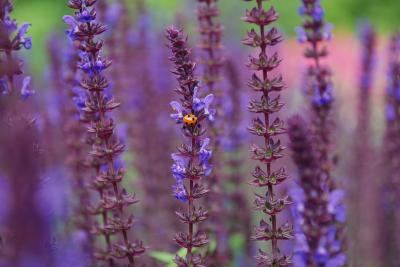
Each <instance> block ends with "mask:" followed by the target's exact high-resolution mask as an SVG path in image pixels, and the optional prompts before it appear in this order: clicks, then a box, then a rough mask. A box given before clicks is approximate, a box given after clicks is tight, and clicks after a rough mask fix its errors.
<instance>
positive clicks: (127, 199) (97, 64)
mask: <svg viewBox="0 0 400 267" xmlns="http://www.w3.org/2000/svg"><path fill="white" fill-rule="evenodd" d="M95 4H96V0H84V1H82V0H71V1H69V3H68V6H69V7H70V8H72V9H74V10H75V16H64V21H65V22H66V23H67V24H69V25H70V26H71V28H70V29H68V30H67V34H68V36H69V37H70V39H71V40H73V41H79V42H80V46H79V49H80V51H79V55H80V62H79V63H78V65H77V66H78V68H79V69H80V70H81V71H82V73H83V78H82V80H81V82H80V86H81V87H82V88H83V89H84V90H85V91H86V99H85V106H84V108H83V109H82V111H83V112H84V113H85V114H86V115H87V118H88V119H89V121H90V123H89V126H88V133H89V134H90V135H91V136H92V138H93V143H92V150H91V151H90V152H89V155H90V156H91V157H92V158H93V160H94V161H95V162H96V164H95V171H96V173H97V176H96V178H95V180H94V181H93V185H94V187H95V188H97V190H98V191H99V193H100V198H101V202H100V204H99V205H98V206H97V207H96V209H95V213H97V214H99V215H101V217H102V218H103V225H102V226H99V225H95V226H94V231H93V232H94V233H95V234H99V235H104V236H105V238H106V243H107V247H106V249H105V250H103V251H101V252H100V253H97V254H96V257H97V258H98V259H99V260H103V261H105V262H108V264H109V266H115V265H116V263H117V262H118V261H119V260H123V261H124V262H125V264H126V266H134V265H135V258H136V257H138V256H140V255H141V254H143V253H144V252H145V248H144V246H143V244H142V242H141V241H134V242H133V241H131V240H130V239H129V236H128V234H129V231H130V230H131V228H132V227H133V215H129V214H127V212H126V209H127V208H128V207H129V206H131V205H133V204H134V203H136V202H137V200H136V198H135V195H132V194H129V193H127V192H126V190H125V189H124V188H123V186H122V185H121V182H122V180H123V178H124V175H125V169H124V168H123V167H121V166H120V164H119V161H118V160H119V156H120V155H121V153H122V152H123V151H124V145H123V144H122V143H121V142H120V141H119V139H118V138H117V136H116V134H115V127H116V124H115V122H114V120H113V119H112V118H111V117H110V114H111V112H112V111H113V110H115V109H116V108H118V107H119V106H120V104H119V103H117V102H116V101H115V100H114V99H113V98H112V97H111V96H110V95H111V94H110V92H109V82H108V80H107V78H106V77H105V76H104V74H103V71H104V70H106V69H107V68H109V67H110V65H111V62H110V61H109V60H107V59H106V58H105V57H103V55H102V53H101V52H102V48H103V42H102V41H101V40H99V39H98V37H99V35H100V34H102V33H103V32H105V31H106V26H105V25H103V24H101V23H100V22H98V21H96V10H95V7H94V5H95ZM112 234H113V235H116V236H117V235H118V240H114V238H112V236H111V235H112ZM115 239H116V238H115Z"/></svg>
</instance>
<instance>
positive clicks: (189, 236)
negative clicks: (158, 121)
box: [166, 27, 213, 267]
mask: <svg viewBox="0 0 400 267" xmlns="http://www.w3.org/2000/svg"><path fill="white" fill-rule="evenodd" d="M166 37H167V39H168V40H169V47H170V49H171V51H172V57H171V58H170V59H171V61H172V62H173V63H174V65H175V68H174V70H173V73H174V74H175V75H176V78H177V80H178V83H179V86H178V88H177V89H175V92H176V93H178V94H179V96H180V101H179V102H177V101H173V102H171V107H172V109H173V110H174V112H175V113H174V114H171V118H172V119H173V120H174V121H175V122H176V123H177V124H178V125H179V127H180V129H181V132H182V134H183V136H184V137H185V139H186V140H187V141H186V142H185V143H183V144H182V145H180V146H179V147H178V151H177V152H176V153H173V154H172V159H173V160H174V164H173V166H172V168H171V169H172V175H173V177H174V178H175V180H176V185H175V186H174V188H173V191H174V195H175V197H176V198H177V199H178V200H180V201H182V202H185V203H187V206H188V208H187V211H186V212H184V211H178V212H176V214H177V215H178V217H179V219H180V221H181V222H182V223H185V224H187V225H188V232H187V233H178V234H176V236H175V240H176V242H177V243H178V244H179V246H181V247H182V248H185V249H186V252H187V253H186V258H185V259H184V258H182V257H180V256H178V255H177V256H176V258H175V263H176V264H177V265H178V266H179V267H191V266H194V267H202V266H205V265H204V259H203V257H202V255H200V254H194V253H193V249H194V248H200V247H203V246H205V245H206V244H207V243H208V238H207V235H206V234H205V233H204V232H203V231H201V230H199V229H198V227H195V226H196V225H197V224H198V223H200V222H203V221H205V220H206V219H207V218H208V211H207V210H205V209H203V208H202V207H196V205H195V200H199V199H201V198H203V197H205V196H206V195H207V193H208V192H209V190H208V189H207V188H206V187H205V186H204V185H203V184H202V180H203V178H204V177H205V176H208V175H210V173H211V166H210V164H209V161H210V158H211V156H212V151H211V150H210V149H209V148H208V146H209V144H210V139H209V138H207V137H205V133H206V130H205V120H206V119H208V120H210V119H212V116H213V114H212V112H210V110H211V109H212V107H211V102H212V99H213V95H211V94H210V95H207V96H205V97H201V96H200V95H199V94H200V92H199V89H200V87H199V80H197V79H196V77H195V76H194V71H195V68H196V63H195V62H193V61H192V60H191V58H190V56H191V51H190V49H189V48H188V47H187V44H186V37H185V36H184V35H183V33H182V31H181V30H178V29H176V28H174V27H170V28H168V29H167V30H166ZM196 229H197V230H196Z"/></svg>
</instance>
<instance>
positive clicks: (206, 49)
mask: <svg viewBox="0 0 400 267" xmlns="http://www.w3.org/2000/svg"><path fill="white" fill-rule="evenodd" d="M197 2H198V4H197V12H196V13H197V21H198V32H199V33H200V43H199V45H198V47H199V49H200V50H201V52H202V53H201V57H200V60H199V63H200V66H201V69H202V73H203V75H202V81H203V83H204V89H205V90H206V91H207V92H208V93H211V94H213V95H214V96H215V97H214V106H215V108H216V114H215V116H213V117H212V118H211V119H212V121H211V123H210V125H209V132H210V137H211V140H213V142H212V145H211V146H212V148H213V155H214V156H213V158H212V159H211V164H212V165H213V167H214V168H213V172H212V174H211V176H210V179H209V187H210V188H211V193H210V196H209V198H208V200H209V203H208V205H209V208H210V209H211V210H212V212H213V216H211V217H210V223H209V228H210V229H209V230H210V232H213V233H215V235H216V242H217V244H218V245H217V247H216V250H215V251H214V252H212V255H210V257H209V258H210V259H209V262H212V264H216V265H218V264H219V265H220V264H224V263H226V262H228V261H229V249H228V244H226V243H227V240H228V237H227V235H228V233H227V229H226V228H227V227H226V221H225V219H224V215H223V213H224V211H223V209H224V207H223V196H224V192H223V174H222V173H221V171H220V170H221V169H222V168H221V167H222V166H221V164H222V162H221V158H222V153H221V149H220V146H221V136H222V134H223V132H224V120H222V118H223V117H224V115H223V108H222V104H223V102H222V99H223V96H224V92H223V90H222V88H221V86H220V82H221V75H220V72H221V67H222V66H223V64H224V58H223V56H222V52H221V50H222V41H221V39H222V33H223V27H222V25H221V24H220V23H219V22H218V21H217V19H218V17H219V15H220V10H219V8H218V0H197Z"/></svg>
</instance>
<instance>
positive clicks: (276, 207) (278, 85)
mask: <svg viewBox="0 0 400 267" xmlns="http://www.w3.org/2000/svg"><path fill="white" fill-rule="evenodd" d="M255 2H256V7H253V8H252V9H251V10H248V11H247V12H246V16H245V17H244V18H243V20H244V21H246V22H248V23H250V24H254V25H256V26H257V27H258V30H256V29H254V28H253V29H251V30H250V31H249V32H248V33H247V36H246V38H245V39H244V40H243V44H245V45H248V46H250V47H257V48H258V49H259V54H258V56H256V57H254V56H250V58H249V63H248V65H247V66H248V68H249V69H250V70H253V71H254V73H253V75H252V77H251V79H250V81H249V87H250V88H251V89H252V90H254V91H256V92H259V93H261V97H260V99H259V100H255V99H252V100H251V101H250V103H249V106H248V109H249V111H250V112H252V113H255V114H258V115H261V118H260V117H256V118H255V119H253V121H252V124H251V126H250V127H249V131H250V133H252V134H254V135H256V136H259V137H262V138H263V139H264V147H259V146H257V145H255V144H254V145H252V146H251V154H252V158H253V159H254V160H257V161H259V163H260V164H262V166H264V168H263V167H260V166H257V167H256V168H255V170H254V172H253V174H252V175H253V176H254V180H253V181H252V185H254V186H256V187H260V188H261V187H264V188H266V189H267V190H266V193H265V195H264V196H262V195H256V200H255V206H256V209H257V210H259V211H262V212H263V213H264V214H265V215H266V216H268V219H269V222H266V221H265V220H264V219H263V220H261V222H260V226H259V227H257V228H256V232H255V234H254V236H253V239H254V240H258V241H266V242H267V241H269V242H270V244H271V253H270V254H268V253H266V252H264V251H262V250H261V249H260V253H259V255H258V256H257V257H256V259H257V260H258V266H287V265H289V264H290V263H291V257H290V256H287V255H284V254H282V253H281V250H280V248H279V243H278V241H281V240H288V239H292V238H293V229H292V226H291V225H290V224H289V223H288V222H287V223H284V224H283V225H279V222H278V214H279V213H281V212H282V211H283V210H284V209H285V208H286V206H287V205H289V204H291V201H290V200H289V198H288V197H287V196H285V197H282V198H280V197H278V196H277V195H276V190H277V189H276V187H277V185H279V184H281V183H282V182H284V181H285V180H286V179H287V177H288V176H287V174H286V171H285V169H284V168H283V167H282V168H276V162H277V161H278V160H279V159H281V158H282V157H283V154H282V152H283V151H284V149H285V147H284V146H283V145H282V144H281V141H280V140H279V138H278V136H279V135H282V134H285V133H286V130H285V128H284V122H283V121H282V120H281V119H279V117H277V116H276V113H278V112H279V111H280V110H281V109H282V107H283V106H284V104H283V103H282V102H281V101H280V95H279V93H280V92H281V91H282V90H283V89H284V83H283V79H282V76H281V75H277V76H273V75H272V74H271V71H273V70H275V69H276V68H277V67H278V66H279V64H280V62H281V59H280V58H279V56H278V54H277V53H274V54H272V55H269V54H268V53H267V49H268V48H270V47H273V46H275V45H277V44H279V43H280V42H281V41H282V37H281V35H280V34H279V33H278V31H277V29H276V28H275V27H271V28H270V29H268V28H267V26H269V25H271V24H272V23H273V22H275V21H277V20H278V14H277V12H276V11H275V9H274V7H270V8H269V9H268V10H266V9H264V6H263V2H264V1H263V0H256V1H255ZM273 116H274V117H275V119H273ZM274 163H275V164H274Z"/></svg>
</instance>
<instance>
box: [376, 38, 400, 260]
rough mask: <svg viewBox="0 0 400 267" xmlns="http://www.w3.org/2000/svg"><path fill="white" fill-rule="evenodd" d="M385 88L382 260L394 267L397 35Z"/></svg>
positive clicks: (398, 188) (399, 240)
mask: <svg viewBox="0 0 400 267" xmlns="http://www.w3.org/2000/svg"><path fill="white" fill-rule="evenodd" d="M389 56H390V58H389V66H388V68H389V70H388V81H387V82H388V85H387V88H386V103H385V104H386V132H385V139H384V144H385V145H384V150H383V151H382V154H383V157H384V159H383V162H384V165H383V166H384V168H382V169H384V170H385V171H384V173H385V177H384V180H383V181H382V185H381V188H380V189H381V190H382V192H381V195H382V199H381V200H380V201H381V205H382V206H381V218H382V220H380V223H381V228H382V231H381V232H380V233H381V242H382V243H383V244H384V245H383V246H382V247H381V251H380V254H381V259H382V261H383V263H382V264H383V265H384V266H396V265H397V264H398V262H399V260H400V258H399V253H398V251H399V248H400V235H398V234H395V233H398V231H397V227H398V222H399V221H400V216H399V212H398V211H399V206H400V194H399V192H400V183H399V178H398V177H399V173H400V165H399V162H400V156H399V153H398V151H399V147H400V138H399V136H400V98H399V96H400V33H398V32H396V33H395V34H393V36H392V37H391V40H390V49H389Z"/></svg>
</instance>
